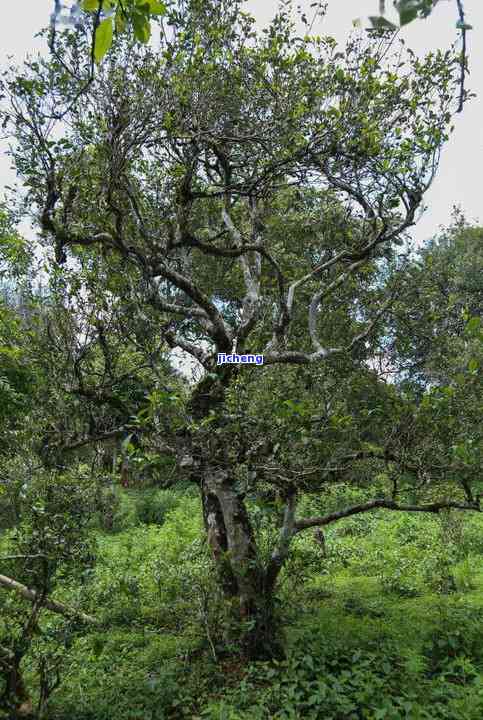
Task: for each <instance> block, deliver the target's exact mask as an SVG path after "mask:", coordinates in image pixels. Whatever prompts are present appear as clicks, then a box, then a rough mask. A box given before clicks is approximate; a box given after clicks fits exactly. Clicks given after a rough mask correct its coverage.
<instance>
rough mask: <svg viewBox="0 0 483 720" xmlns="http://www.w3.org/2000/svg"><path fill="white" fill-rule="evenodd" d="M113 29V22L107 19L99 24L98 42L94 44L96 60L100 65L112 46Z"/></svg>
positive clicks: (97, 31)
mask: <svg viewBox="0 0 483 720" xmlns="http://www.w3.org/2000/svg"><path fill="white" fill-rule="evenodd" d="M112 38H113V29H112V20H111V18H107V19H106V20H103V21H102V22H101V23H99V25H98V27H97V30H96V41H95V44H94V58H95V60H96V62H97V63H100V62H101V60H102V58H103V57H104V55H105V54H106V53H107V51H108V50H109V48H110V47H111V45H112Z"/></svg>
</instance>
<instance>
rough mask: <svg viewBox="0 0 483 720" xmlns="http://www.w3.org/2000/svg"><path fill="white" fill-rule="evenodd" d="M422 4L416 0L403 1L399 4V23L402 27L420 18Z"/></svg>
mask: <svg viewBox="0 0 483 720" xmlns="http://www.w3.org/2000/svg"><path fill="white" fill-rule="evenodd" d="M419 7H420V3H419V2H414V0H401V2H399V3H398V4H397V10H398V12H399V23H400V25H401V27H402V26H403V25H407V24H408V23H410V22H412V21H413V20H415V19H416V18H417V16H418V12H419Z"/></svg>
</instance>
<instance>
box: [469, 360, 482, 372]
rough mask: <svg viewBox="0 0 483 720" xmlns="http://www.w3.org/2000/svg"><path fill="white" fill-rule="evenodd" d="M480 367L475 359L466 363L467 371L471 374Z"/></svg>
mask: <svg viewBox="0 0 483 720" xmlns="http://www.w3.org/2000/svg"><path fill="white" fill-rule="evenodd" d="M479 367H480V363H479V362H478V360H477V359H476V358H471V360H470V361H469V363H468V370H469V371H470V372H471V373H472V372H476V371H477V370H478V368H479Z"/></svg>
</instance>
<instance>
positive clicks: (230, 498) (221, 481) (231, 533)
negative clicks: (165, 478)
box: [202, 469, 281, 659]
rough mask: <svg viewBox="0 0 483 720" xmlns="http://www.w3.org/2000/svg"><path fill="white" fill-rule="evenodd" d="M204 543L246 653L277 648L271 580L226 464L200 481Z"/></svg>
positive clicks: (260, 654)
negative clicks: (214, 563)
mask: <svg viewBox="0 0 483 720" xmlns="http://www.w3.org/2000/svg"><path fill="white" fill-rule="evenodd" d="M202 497H203V510H204V513H203V514H204V520H205V527H206V532H207V538H208V543H209V546H210V549H211V552H212V555H213V558H214V560H215V562H216V563H217V566H218V569H219V573H220V583H221V585H222V589H223V593H224V596H225V598H227V600H229V602H230V603H231V607H232V609H233V612H234V615H235V619H236V621H237V622H238V623H239V628H240V635H239V637H240V646H241V650H242V652H243V654H244V655H245V656H246V657H248V658H250V659H267V658H271V657H273V656H274V655H280V654H281V644H280V641H279V638H278V637H277V630H276V625H277V623H276V618H275V614H274V602H273V601H274V593H273V589H274V584H269V583H267V573H266V569H265V568H263V567H262V565H261V563H260V559H259V557H258V552H257V547H256V543H255V539H254V536H253V530H252V527H251V525H250V521H249V518H248V513H247V510H246V507H245V503H244V499H243V497H241V496H240V494H239V493H237V491H236V489H235V487H234V482H233V478H232V477H230V474H229V472H228V471H227V470H220V469H217V470H214V469H212V470H207V471H206V472H205V474H204V477H203V482H202Z"/></svg>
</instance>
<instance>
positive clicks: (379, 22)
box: [369, 15, 397, 31]
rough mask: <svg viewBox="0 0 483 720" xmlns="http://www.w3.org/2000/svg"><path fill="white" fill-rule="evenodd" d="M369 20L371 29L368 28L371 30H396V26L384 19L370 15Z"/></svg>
mask: <svg viewBox="0 0 483 720" xmlns="http://www.w3.org/2000/svg"><path fill="white" fill-rule="evenodd" d="M369 20H370V22H371V25H372V28H370V29H371V30H393V31H394V30H397V25H394V23H392V22H389V20H386V18H383V17H377V16H375V15H371V17H370V18H369Z"/></svg>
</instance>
